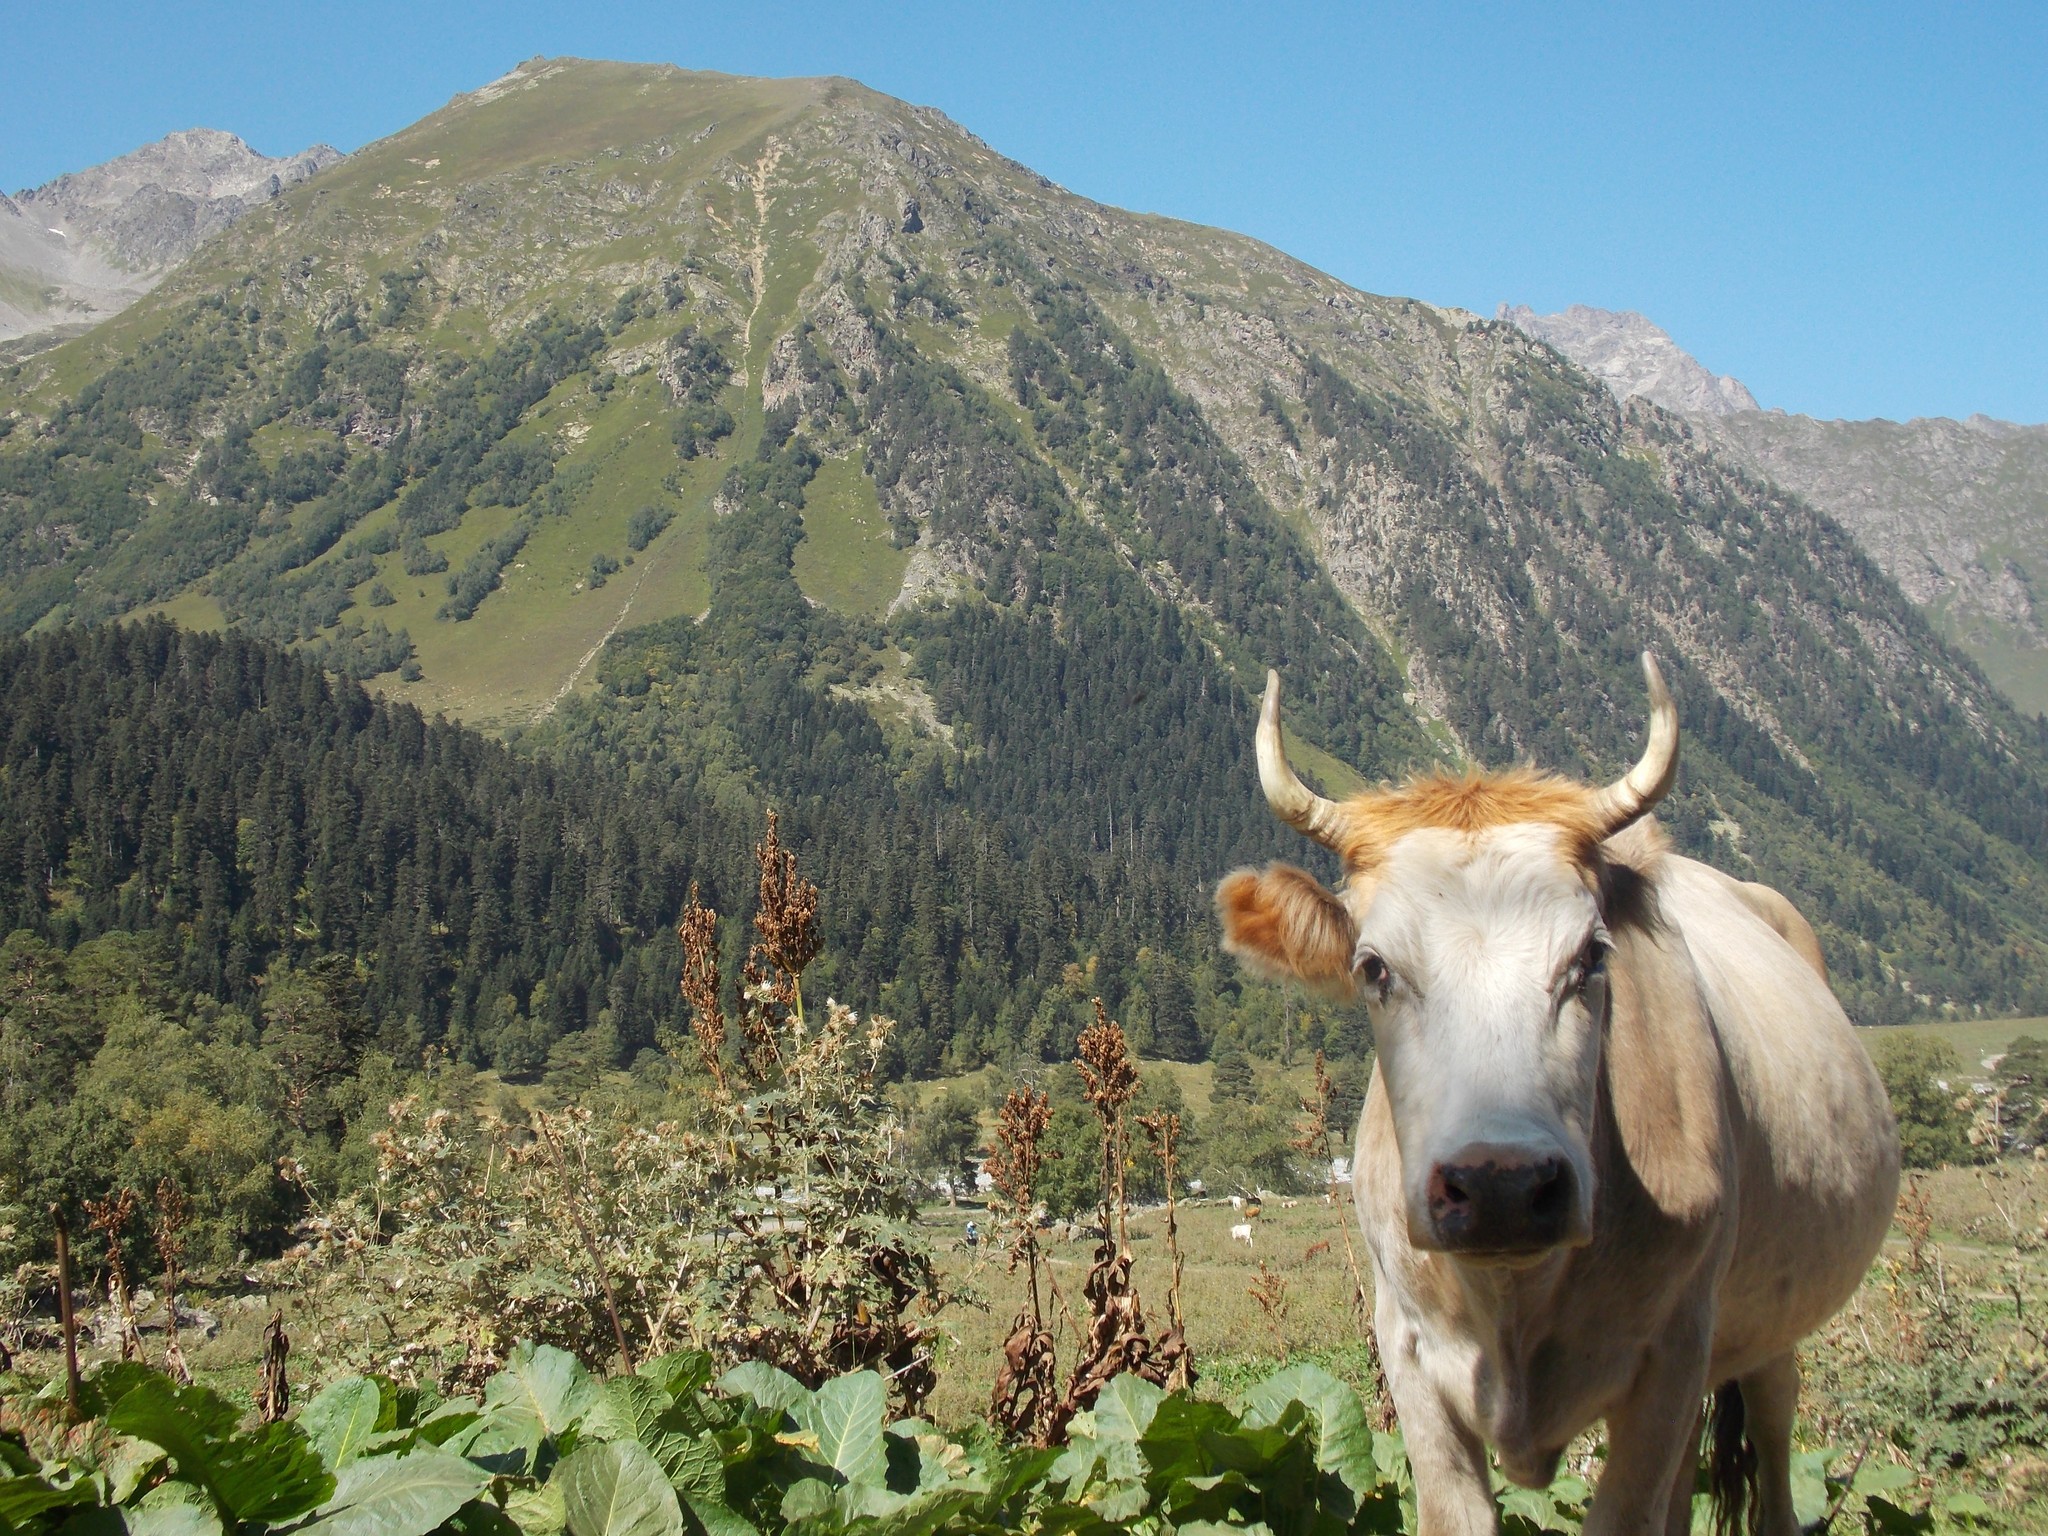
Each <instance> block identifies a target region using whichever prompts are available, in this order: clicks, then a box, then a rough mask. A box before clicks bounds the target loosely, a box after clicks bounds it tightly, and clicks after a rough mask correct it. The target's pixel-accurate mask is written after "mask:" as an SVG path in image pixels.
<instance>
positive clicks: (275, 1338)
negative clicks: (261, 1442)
mask: <svg viewBox="0 0 2048 1536" xmlns="http://www.w3.org/2000/svg"><path fill="white" fill-rule="evenodd" d="M291 1352H292V1341H291V1339H290V1337H289V1336H288V1335H287V1334H286V1333H285V1331H284V1314H283V1313H282V1312H273V1313H271V1314H270V1325H269V1326H268V1327H267V1328H265V1329H264V1330H263V1368H262V1375H261V1376H260V1377H259V1378H258V1380H257V1383H256V1414H257V1417H259V1418H260V1419H262V1420H263V1422H264V1423H266V1424H275V1423H276V1422H277V1421H278V1420H279V1419H281V1418H283V1417H284V1416H285V1415H286V1414H288V1413H290V1412H291V1411H292V1384H291V1382H290V1381H289V1380H288V1379H287V1378H286V1376H285V1371H284V1367H285V1361H286V1360H287V1359H288V1358H290V1356H291Z"/></svg>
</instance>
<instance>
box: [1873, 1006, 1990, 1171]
mask: <svg viewBox="0 0 2048 1536" xmlns="http://www.w3.org/2000/svg"><path fill="white" fill-rule="evenodd" d="M1871 1059H1872V1060H1874V1061H1875V1062H1876V1063H1877V1072H1878V1076H1880V1077H1881V1078H1883V1079H1884V1089H1885V1092H1886V1093H1887V1094H1888V1095H1890V1097H1891V1101H1892V1114H1893V1116H1894V1117H1895V1118H1896V1119H1897V1120H1898V1122H1899V1154H1900V1157H1901V1159H1902V1160H1903V1161H1904V1163H1905V1165H1906V1166H1907V1167H1908V1168H1939V1167H1940V1166H1941V1165H1942V1164H1944V1163H1968V1162H1975V1161H1976V1160H1977V1155H1976V1150H1975V1149H1974V1148H1973V1147H1972V1146H1971V1145H1970V1110H1969V1107H1968V1106H1969V1090H1968V1088H1967V1086H1966V1085H1965V1084H1964V1083H1963V1081H1962V1072H1963V1063H1962V1058H1961V1057H1959V1056H1957V1055H1956V1053H1955V1050H1954V1048H1953V1047H1952V1046H1950V1045H1949V1044H1948V1043H1947V1042H1946V1041H1943V1040H1930V1039H1928V1038H1927V1037H1926V1036H1924V1035H1917V1034H1909V1033H1906V1032H1904V1031H1899V1032H1897V1033H1893V1034H1887V1035H1885V1036H1884V1037H1883V1038H1882V1039H1881V1040H1880V1041H1879V1043H1878V1046H1877V1049H1876V1050H1874V1051H1873V1052H1871Z"/></svg>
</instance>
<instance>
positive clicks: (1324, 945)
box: [1216, 864, 1358, 993]
mask: <svg viewBox="0 0 2048 1536" xmlns="http://www.w3.org/2000/svg"><path fill="white" fill-rule="evenodd" d="M1216 915H1217V916H1218V917H1219V918H1221V919H1222V921H1223V947H1224V948H1225V949H1227V950H1229V951H1230V953H1232V954H1233V955H1236V956H1237V957H1238V959H1240V960H1242V961H1244V962H1245V964H1247V965H1249V966H1250V967H1251V968H1252V969H1253V970H1255V971H1258V972H1259V973H1260V974H1262V975H1265V976H1268V977H1271V978H1273V979H1274V980H1292V981H1302V982H1306V983H1307V984H1309V985H1310V986H1314V987H1321V988H1324V989H1325V990H1328V991H1333V992H1340V993H1342V992H1349V991H1350V990H1351V951H1352V947H1353V946H1354V945H1355V944H1356V943H1357V942H1358V930H1357V928H1356V927H1355V926H1354V925H1353V923H1352V921H1351V914H1350V913H1349V912H1347V911H1345V910H1344V906H1343V904H1342V903H1341V902H1339V901H1338V900H1337V898H1336V897H1335V896H1332V895H1331V894H1330V893H1329V892H1328V891H1326V890H1324V889H1323V887H1322V886H1321V885H1320V884H1319V883H1318V882H1317V880H1316V878H1315V876H1313V875H1311V874H1309V873H1308V871H1306V870H1303V869H1297V868H1295V867H1294V866H1293V865H1292V864H1268V865H1267V866H1266V867H1265V868H1264V869H1262V870H1253V869H1240V870H1238V871H1236V872H1235V873H1233V874H1230V875H1227V876H1225V877H1224V880H1223V883H1222V884H1220V885H1218V886H1217V887H1216Z"/></svg>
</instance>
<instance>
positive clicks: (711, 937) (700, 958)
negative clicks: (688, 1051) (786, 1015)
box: [670, 880, 726, 1091]
mask: <svg viewBox="0 0 2048 1536" xmlns="http://www.w3.org/2000/svg"><path fill="white" fill-rule="evenodd" d="M676 937H677V938H678V939H680V940H681V941H682V946H683V999H684V1001H685V1002H687V1003H688V1004H689V1005H690V1022H691V1025H692V1033H693V1034H694V1035H695V1036H696V1040H697V1051H698V1054H699V1055H700V1056H701V1057H702V1058H703V1061H704V1067H705V1070H706V1071H708V1072H709V1073H710V1074H711V1080H712V1081H713V1082H714V1083H716V1084H717V1085H718V1087H719V1089H720V1091H723V1090H724V1089H725V1086H726V1082H725V1062H724V1055H725V1008H724V1006H723V1005H722V1004H721V1003H720V1002H719V998H718V914H717V913H716V912H714V911H712V910H711V909H710V908H709V907H707V906H706V905H704V903H703V901H702V900H700V899H699V898H698V895H697V882H696V881H694V880H692V881H691V882H690V896H689V899H688V900H687V901H686V902H685V903H684V904H683V916H682V921H681V922H679V923H678V924H677V925H676ZM670 1049H673V1046H671V1047H670Z"/></svg>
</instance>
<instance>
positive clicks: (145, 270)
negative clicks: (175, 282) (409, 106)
mask: <svg viewBox="0 0 2048 1536" xmlns="http://www.w3.org/2000/svg"><path fill="white" fill-rule="evenodd" d="M342 158H343V157H342V154H341V151H340V150H338V149H335V148H333V147H332V146H331V145H327V144H315V145H314V146H313V147H312V148H310V149H304V150H301V151H299V152H298V153H297V154H294V155H281V156H276V157H273V156H270V155H264V154H259V153H258V152H257V151H255V150H253V149H251V148H250V147H249V146H248V144H246V143H245V142H243V140H242V139H241V138H239V137H238V136H237V135H235V134H232V133H227V132H225V131H223V130H221V129H218V128H185V129H180V130H179V131H178V132H176V133H171V134H166V135H165V136H164V137H163V138H161V139H158V140H157V141H156V142H154V143H152V144H145V145H143V146H142V147H141V148H140V149H135V150H131V151H129V152H128V153H127V154H125V155H119V156H116V157H115V158H114V159H112V160H109V161H106V162H105V163H104V164H101V165H94V166H88V167H87V168H86V169H84V170H82V171H70V172H67V173H66V174H64V175H62V176H59V177H57V178H55V179H54V180H52V181H47V182H45V183H44V184H43V185H42V186H40V187H31V188H25V189H23V190H22V191H20V192H18V193H16V194H15V195H14V196H13V197H12V198H7V197H0V279H12V281H11V282H9V283H6V284H4V285H0V286H4V287H6V288H7V289H9V290H11V291H10V292H9V293H8V296H7V298H5V299H0V341H5V340H11V339H13V338H16V337H36V336H39V335H40V336H47V337H49V338H50V339H55V338H56V337H58V336H61V335H63V334H67V333H69V332H71V331H73V330H76V329H77V328H79V327H80V326H81V325H91V324H93V323H95V322H97V321H99V320H103V319H105V318H106V317H107V316H108V315H112V314H116V313H118V312H119V311H121V310H122V309H125V308H126V307H127V306H128V305H129V304H132V303H133V302H134V301H135V300H136V299H137V298H139V297H140V296H141V295H142V294H144V293H146V292H148V291H149V289H151V288H152V287H154V286H155V285H156V283H157V281H158V279H160V278H161V277H162V276H163V275H164V273H166V272H167V271H169V270H170V269H171V268H172V267H174V266H176V265H177V264H178V263H179V262H180V261H183V260H184V259H185V257H187V256H188V255H190V254H191V253H192V251H193V250H194V249H195V248H196V247H197V246H198V245H199V244H200V242H201V241H204V240H206V239H208V238H209V237H211V236H213V235H215V234H218V233H219V232H220V231H221V230H223V229H226V228H227V227H228V226H229V225H231V224H233V223H234V222H235V221H236V220H237V219H239V218H241V217H242V216H243V215H244V214H246V213H248V212H249V211H250V210H251V209H253V208H258V207H261V206H262V205H263V204H265V203H267V202H269V201H270V200H271V199H272V198H274V197H276V196H278V195H279V194H280V193H282V192H284V191H285V190H286V189H287V188H290V187H295V186H297V185H298V184H299V183H300V182H302V181H304V180H306V178H307V177H309V176H312V175H315V174H316V173H318V172H320V171H323V170H325V169H326V168H327V167H328V166H330V165H333V164H334V163H335V162H336V161H338V160H340V159H342Z"/></svg>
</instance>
